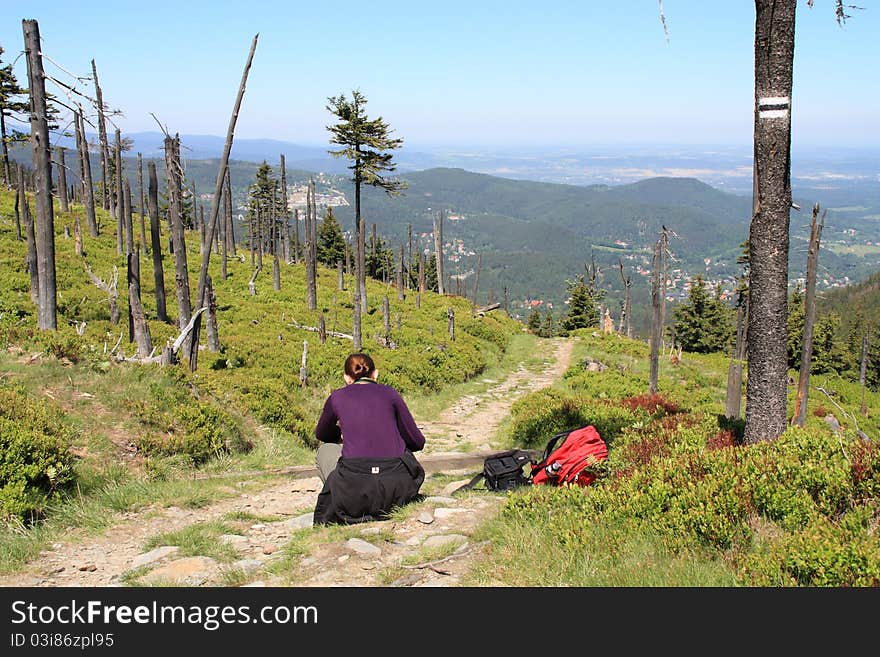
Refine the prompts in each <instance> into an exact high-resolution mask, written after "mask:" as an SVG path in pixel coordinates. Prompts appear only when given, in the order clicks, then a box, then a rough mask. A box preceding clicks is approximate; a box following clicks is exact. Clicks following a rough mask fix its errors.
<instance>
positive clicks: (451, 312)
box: [446, 307, 455, 340]
mask: <svg viewBox="0 0 880 657" xmlns="http://www.w3.org/2000/svg"><path fill="white" fill-rule="evenodd" d="M446 320H447V325H448V328H449V339H450V340H455V309H454V308H452V307H450V308H449V309H448V310H447V311H446Z"/></svg>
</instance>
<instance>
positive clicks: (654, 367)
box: [648, 240, 663, 395]
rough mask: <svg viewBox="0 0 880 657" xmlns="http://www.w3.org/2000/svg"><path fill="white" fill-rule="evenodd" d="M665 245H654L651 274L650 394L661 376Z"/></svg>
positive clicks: (655, 388) (653, 392) (655, 390)
mask: <svg viewBox="0 0 880 657" xmlns="http://www.w3.org/2000/svg"><path fill="white" fill-rule="evenodd" d="M662 250H663V245H662V243H661V240H657V242H656V243H655V244H654V268H653V271H652V274H651V308H652V311H653V312H652V317H651V374H650V380H649V383H648V392H649V393H651V394H652V395H653V394H656V392H657V382H658V379H659V374H660V335H661V332H662V331H663V325H662V324H661V314H660V313H661V310H660V306H661V304H660V290H661V284H660V278H661V276H662V273H661V272H662V264H661V263H662V255H661V252H662Z"/></svg>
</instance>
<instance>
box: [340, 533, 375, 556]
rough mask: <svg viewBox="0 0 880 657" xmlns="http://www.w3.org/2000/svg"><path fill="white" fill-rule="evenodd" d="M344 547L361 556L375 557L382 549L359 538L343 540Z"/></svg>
mask: <svg viewBox="0 0 880 657" xmlns="http://www.w3.org/2000/svg"><path fill="white" fill-rule="evenodd" d="M345 549H346V550H349V551H351V552H354V553H355V554H359V555H361V556H363V557H377V556H379V555H380V554H382V550H380V549H379V548H377V547H376V546H375V545H373V544H372V543H369V542H367V541H365V540H363V539H361V538H350V539H348V540H347V541H346V542H345Z"/></svg>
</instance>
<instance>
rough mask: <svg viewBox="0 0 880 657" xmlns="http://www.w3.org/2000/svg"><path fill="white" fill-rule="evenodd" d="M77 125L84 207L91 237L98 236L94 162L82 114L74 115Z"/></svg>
mask: <svg viewBox="0 0 880 657" xmlns="http://www.w3.org/2000/svg"><path fill="white" fill-rule="evenodd" d="M74 123H75V124H76V145H77V150H78V151H79V171H80V185H81V187H82V198H83V205H84V206H85V209H86V223H87V224H88V225H89V235H91V236H92V237H97V236H98V219H97V217H96V216H95V193H94V189H93V186H92V162H91V160H90V159H89V145H88V142H87V141H86V137H85V122H84V120H83V117H82V112H77V113H76V114H75V115H74Z"/></svg>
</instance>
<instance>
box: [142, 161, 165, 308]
mask: <svg viewBox="0 0 880 657" xmlns="http://www.w3.org/2000/svg"><path fill="white" fill-rule="evenodd" d="M147 179H148V183H147V184H148V189H147V211H148V212H149V214H150V243H151V245H152V250H153V282H154V284H155V288H156V318H157V319H158V320H159V321H160V322H167V321H168V311H167V309H166V306H165V303H166V301H165V273H164V271H163V270H162V260H163V256H162V235H161V232H160V229H159V225H160V224H159V181H158V178H157V176H156V163H155V162H152V161H151V162H148V163H147Z"/></svg>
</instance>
